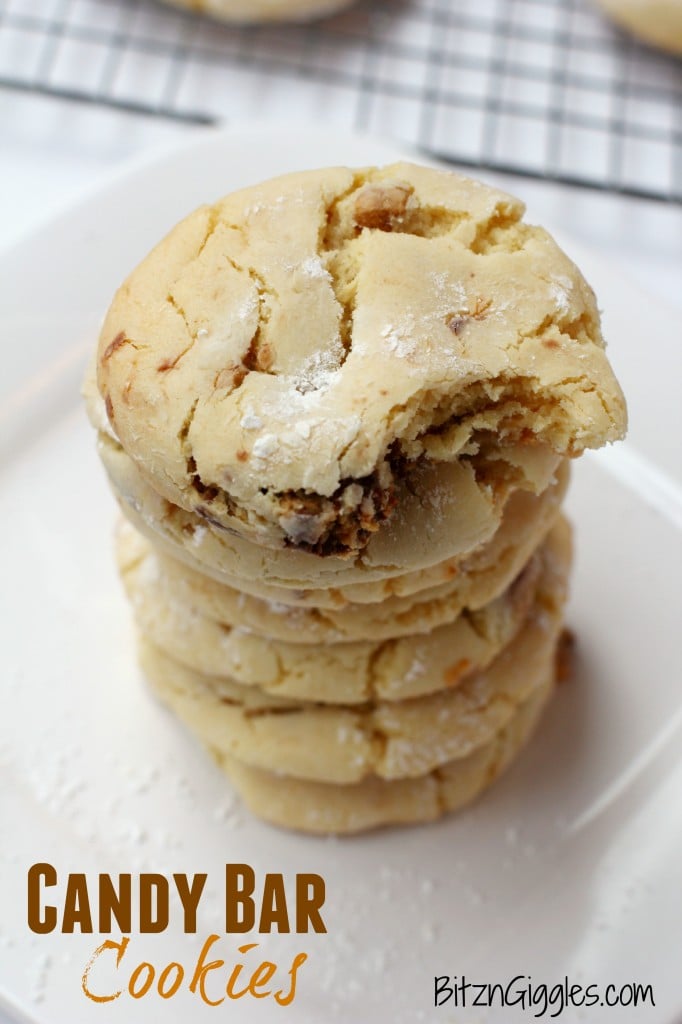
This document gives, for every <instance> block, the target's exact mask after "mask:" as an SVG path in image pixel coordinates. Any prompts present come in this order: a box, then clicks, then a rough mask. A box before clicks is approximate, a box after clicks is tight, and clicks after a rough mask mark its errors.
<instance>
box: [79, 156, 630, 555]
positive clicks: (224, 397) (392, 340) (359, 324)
mask: <svg viewBox="0 0 682 1024" xmlns="http://www.w3.org/2000/svg"><path fill="white" fill-rule="evenodd" d="M522 213H523V208H522V206H521V204H520V203H518V202H517V201H516V200H514V199H512V198H511V197H509V196H506V195H504V194H503V193H500V192H497V191H495V190H493V189H491V188H488V187H486V186H483V185H480V184H478V183H475V182H472V181H470V180H468V179H466V178H462V177H460V176H458V175H455V174H451V173H448V172H442V171H435V170H430V169H426V168H421V167H417V166H415V165H410V164H397V165H394V166H391V167H387V168H382V169H366V170H361V171H351V170H348V169H345V168H332V169H327V170H325V171H315V172H308V173H301V174H294V175H289V176H286V177H284V178H281V179H275V180H273V181H271V182H267V183H265V184H264V185H261V186H258V187H254V188H251V189H248V190H245V191H243V192H239V193H235V194H233V195H230V196H228V197H226V198H225V199H223V200H221V201H220V202H218V203H216V204H215V205H213V206H211V207H204V208H202V209H200V210H198V211H196V212H195V213H194V214H192V215H191V216H190V217H189V218H187V219H186V220H185V221H183V222H182V223H181V224H180V225H179V226H178V227H177V228H176V229H175V230H174V231H173V232H171V234H170V235H169V236H168V237H167V238H166V239H165V240H164V241H163V242H162V243H161V244H160V245H159V246H158V247H157V249H155V250H154V251H153V252H152V253H151V254H150V255H149V256H148V257H147V259H146V260H145V261H144V262H143V263H142V264H141V265H140V266H139V267H138V268H137V270H136V271H134V272H133V274H132V275H131V276H130V278H129V279H128V280H127V281H126V282H125V284H124V285H123V286H122V288H121V289H120V290H119V292H118V293H117V296H116V298H115V299H114V302H113V304H112V306H111V308H110V310H109V313H108V315H107V318H106V321H105V324H104V327H103V330H102V334H101V339H100V344H99V350H98V363H97V374H98V386H99V391H100V393H101V395H102V398H103V400H104V402H105V406H106V410H107V413H108V416H109V420H110V424H111V427H112V429H113V432H114V433H115V434H116V436H117V438H118V439H119V440H120V443H121V445H122V446H123V449H124V450H125V451H126V453H127V454H128V455H129V456H131V457H132V459H133V460H134V461H135V463H136V466H137V468H138V469H139V471H140V472H141V473H142V475H143V476H144V477H145V478H146V479H147V480H148V482H149V483H150V484H151V485H152V486H153V488H154V489H155V490H156V491H157V492H158V493H159V494H160V495H162V496H163V497H165V498H167V499H168V500H169V501H170V502H172V503H173V504H174V505H176V506H177V507H179V508H182V509H184V510H186V511H188V512H192V513H193V514H196V515H198V516H199V517H200V518H203V520H204V521H205V522H206V523H207V524H209V526H210V527H211V528H213V529H215V530H223V531H225V532H226V533H228V534H229V533H235V534H238V535H240V536H242V537H247V538H250V539H251V540H252V541H255V542H256V543H258V544H259V545H261V546H268V547H271V548H282V547H288V548H294V549H296V550H297V551H300V552H311V553H314V554H316V555H323V556H327V558H332V559H333V558H343V557H355V556H357V555H358V553H360V552H363V551H365V550H368V549H369V548H370V547H371V545H372V542H373V541H374V543H375V544H376V542H377V538H381V537H383V536H389V535H390V524H391V523H392V522H394V521H395V520H396V517H397V516H398V514H399V506H400V503H401V502H402V501H404V500H405V496H406V495H408V494H409V493H411V491H412V490H413V489H414V487H415V486H416V487H418V486H419V480H420V479H421V478H422V477H423V476H424V474H426V475H428V474H429V473H430V472H442V467H443V466H444V465H450V466H458V467H459V468H460V470H464V468H466V471H467V472H468V473H469V474H470V475H471V476H472V478H473V480H474V481H475V483H476V485H477V487H478V489H479V490H480V491H481V493H482V494H483V495H485V496H487V499H488V500H493V499H494V496H495V494H496V493H497V492H499V491H500V490H505V489H506V490H511V489H513V488H514V487H529V488H531V489H534V490H540V489H541V487H540V486H539V484H538V482H537V480H535V479H534V475H533V467H532V466H531V467H530V472H529V473H527V472H526V469H527V465H526V462H524V460H523V459H520V458H519V454H518V453H519V450H520V449H522V448H524V447H525V449H526V450H527V452H528V455H527V460H530V461H532V459H531V453H532V452H533V451H534V450H535V448H536V447H537V446H542V447H543V448H545V449H549V450H551V451H552V452H554V453H557V456H559V455H565V454H568V455H577V454H579V453H580V452H581V451H582V450H583V449H584V448H586V447H598V446H599V445H601V444H603V443H605V442H606V441H610V440H614V439H616V438H618V437H620V436H621V435H622V433H623V431H624V427H625V409H624V404H623V399H622V395H621V392H620V389H619V388H618V385H617V383H616V381H615V379H614V377H613V374H612V372H611V370H610V367H609V365H608V362H607V360H606V356H605V353H604V349H603V342H602V338H601V333H600V328H599V316H598V312H597V309H596V306H595V302H594V297H593V295H592V292H591V290H590V289H589V287H588V286H587V285H586V283H585V282H584V280H583V278H582V277H581V275H580V274H579V272H578V271H577V270H576V268H575V266H574V265H573V264H572V263H571V262H570V261H569V260H568V259H567V258H566V256H564V254H563V253H562V252H561V251H560V250H559V249H558V247H557V246H556V245H555V243H554V242H553V241H552V239H551V238H550V237H549V236H548V235H547V234H546V233H545V232H544V231H542V230H541V229H539V228H534V227H530V226H528V225H526V224H525V223H523V221H522V219H521V217H522ZM325 560H326V559H325Z"/></svg>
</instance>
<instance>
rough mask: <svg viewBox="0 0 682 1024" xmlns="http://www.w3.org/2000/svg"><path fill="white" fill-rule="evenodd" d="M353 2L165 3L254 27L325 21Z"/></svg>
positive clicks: (243, 0)
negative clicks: (290, 22)
mask: <svg viewBox="0 0 682 1024" xmlns="http://www.w3.org/2000/svg"><path fill="white" fill-rule="evenodd" d="M351 2H352V0H164V3H167V4H171V5H172V6H173V7H181V8H186V9H187V10H190V11H195V12H201V13H202V14H208V15H209V16H210V17H212V18H219V19H220V21H228V22H235V23H237V24H256V23H260V22H269V21H312V20H313V19H315V18H324V17H326V16H328V15H330V14H334V13H335V12H336V11H339V10H341V9H342V8H344V7H348V6H350V4H351Z"/></svg>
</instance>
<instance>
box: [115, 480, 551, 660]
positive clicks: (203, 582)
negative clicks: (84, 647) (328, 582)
mask: <svg viewBox="0 0 682 1024" xmlns="http://www.w3.org/2000/svg"><path fill="white" fill-rule="evenodd" d="M558 477H559V478H558V480H557V482H556V484H555V485H554V486H553V487H551V488H548V489H547V491H545V493H544V494H543V495H541V496H540V497H535V496H533V495H530V494H527V493H525V492H522V491H519V492H517V493H516V494H515V495H513V496H512V497H511V498H510V500H509V504H508V506H507V508H506V509H505V514H504V519H503V521H502V525H501V526H500V528H499V529H498V530H497V532H496V533H495V535H494V536H493V538H492V539H491V540H490V541H489V542H488V543H487V544H485V545H483V546H482V547H481V548H479V549H477V550H476V551H475V552H474V553H473V554H472V555H470V556H468V557H466V558H464V559H462V560H460V561H451V562H446V563H445V564H444V565H440V566H437V567H435V568H434V571H433V572H432V573H424V574H423V575H424V579H423V580H422V583H424V584H426V586H425V587H424V589H422V590H419V591H417V592H416V593H413V592H412V591H413V590H414V589H415V588H416V587H417V580H416V579H413V580H411V581H408V580H406V579H405V578H404V577H398V578H392V579H391V580H387V581H384V584H383V585H382V584H375V585H370V584H367V585H365V586H364V587H356V588H354V589H355V590H356V591H359V592H360V595H359V596H360V597H366V596H370V595H366V594H365V591H367V590H370V589H373V587H376V589H377V590H378V596H379V597H382V596H383V594H384V591H385V590H388V584H389V583H393V584H394V585H395V586H396V587H398V586H400V588H401V589H403V588H404V589H405V590H406V591H407V593H405V594H402V593H401V594H399V595H393V596H387V597H384V599H383V600H380V601H376V600H375V601H374V602H372V603H352V602H349V601H347V600H345V598H344V591H343V590H333V591H322V590H314V591H304V592H300V591H291V590H282V589H281V588H280V589H278V590H276V589H275V588H272V587H270V588H267V587H266V586H261V587H259V588H257V589H259V590H260V591H261V592H265V593H267V594H268V595H269V596H268V598H267V599H262V598H258V597H254V596H250V595H249V594H247V593H245V592H244V591H243V590H238V589H236V588H235V587H230V586H227V585H224V584H220V583H218V582H217V581H215V580H213V579H210V578H209V577H207V576H205V575H203V574H201V573H199V572H197V571H196V570H193V569H190V568H189V567H188V566H187V565H186V564H185V563H183V562H180V561H178V560H177V559H174V558H170V557H168V556H167V555H165V554H163V553H162V552H161V551H160V550H159V548H158V547H155V546H154V545H151V544H149V542H148V541H147V540H146V539H145V538H143V537H142V535H141V534H139V533H137V531H135V530H134V529H133V527H131V526H130V525H129V524H128V523H127V521H126V520H123V521H122V523H121V526H120V528H119V537H118V548H119V562H120V564H122V565H129V564H133V563H135V562H137V561H139V560H140V559H142V558H144V559H147V560H151V562H152V563H153V568H151V567H148V569H147V572H153V574H154V576H155V578H156V585H157V589H160V590H163V593H164V594H165V595H167V599H168V601H172V602H174V603H175V604H177V605H179V606H181V607H182V608H184V609H185V610H186V614H187V615H188V616H189V615H195V614H197V613H198V614H199V615H201V616H204V617H207V618H209V619H214V620H216V621H218V622H220V623H222V624H223V625H225V626H228V627H229V626H232V627H241V628H242V629H245V630H247V631H249V632H252V633H256V634H258V635H262V636H266V637H268V638H270V639H273V640H284V641H287V642H289V643H296V644H321V643H332V644H335V643H340V642H344V641H355V640H387V639H395V638H396V637H400V636H408V635H412V634H415V633H427V632H429V631H431V630H432V629H435V628H436V627H437V626H441V625H444V624H445V623H449V622H453V621H454V620H455V619H456V618H457V616H458V615H459V614H460V613H461V612H462V610H463V609H464V608H469V609H471V610H476V609H478V608H482V607H483V605H486V604H488V603H489V602H491V601H494V600H495V599H496V598H497V597H499V596H500V595H501V594H502V593H504V591H505V590H507V588H508V587H510V586H511V584H512V582H513V581H514V579H515V578H516V577H517V576H518V575H519V573H520V572H521V571H522V569H523V567H524V566H525V565H526V563H527V562H528V560H529V559H530V557H531V555H532V553H533V551H535V550H536V549H537V548H538V547H539V546H540V545H541V544H542V541H543V539H544V538H545V536H546V535H547V533H548V532H549V530H550V529H551V527H552V525H553V524H554V523H555V522H556V520H557V518H558V515H559V509H560V502H561V498H562V497H563V494H564V491H565V487H566V484H567V481H568V466H567V465H565V464H563V465H562V466H561V467H560V471H559V474H558ZM432 579H433V580H436V581H437V582H435V583H434V585H433V586H428V584H429V583H431V582H432ZM408 584H409V585H408ZM292 598H293V600H294V601H295V602H297V603H296V604H294V605H291V604H289V603H288V602H289V601H290V600H292ZM315 598H317V599H318V601H319V604H313V603H312V601H314V600H315ZM311 599H312V600H311ZM161 646H164V645H163V644H161Z"/></svg>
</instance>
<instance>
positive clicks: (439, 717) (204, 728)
mask: <svg viewBox="0 0 682 1024" xmlns="http://www.w3.org/2000/svg"><path fill="white" fill-rule="evenodd" d="M569 559H570V556H569V551H568V546H567V547H566V549H565V550H562V551H561V552H557V557H556V558H552V559H545V565H544V572H543V579H542V585H541V587H540V588H539V593H538V596H537V598H536V602H535V605H534V607H533V609H532V610H531V613H530V615H529V616H528V619H527V620H526V623H525V624H524V626H523V627H522V628H521V630H520V631H519V632H518V634H517V635H516V637H515V638H514V639H513V640H512V642H511V643H510V644H509V645H508V646H507V647H506V648H505V649H504V650H503V651H502V652H501V653H500V654H499V655H498V657H497V658H496V659H495V660H494V661H493V662H492V664H491V665H490V666H489V667H488V668H487V669H485V670H484V671H482V672H477V673H475V674H473V675H468V676H465V677H464V678H462V679H461V681H460V682H459V684H458V685H457V683H456V682H455V685H454V686H452V687H450V688H449V689H448V690H445V691H439V692H438V693H434V694H431V695H429V696H426V697H416V698H414V699H412V700H404V701H393V702H389V701H368V702H367V703H366V704H363V705H360V706H341V705H339V706H331V705H321V704H315V703H312V702H303V701H294V700H290V699H287V698H284V697H277V696H276V695H274V694H266V693H265V692H264V691H262V690H259V689H258V688H257V687H255V686H244V685H240V684H238V683H235V682H233V681H230V680H227V679H224V678H220V677H217V676H206V675H202V674H201V673H199V672H197V671H194V670H192V669H189V668H187V667H185V666H183V665H180V664H179V663H178V662H176V661H174V660H173V659H172V658H170V657H168V655H166V654H165V653H164V652H162V651H161V650H160V649H159V648H158V647H155V646H154V645H153V644H151V643H149V641H148V640H146V639H144V638H141V640H140V648H139V649H140V660H141V664H142V668H143V671H144V673H145V675H146V676H147V679H148V681H149V682H150V684H151V686H152V688H153V690H154V691H155V692H156V693H157V695H158V696H159V697H160V698H161V700H162V701H163V702H164V703H166V704H167V705H168V706H169V707H170V708H171V709H172V710H173V711H174V712H175V713H176V714H177V716H178V718H180V719H181V720H182V721H183V722H184V723H185V724H186V725H188V726H189V728H190V729H191V730H192V731H193V732H195V733H196V734H197V736H198V737H199V739H201V741H202V742H203V743H204V744H205V745H206V746H208V747H210V748H212V749H215V750H219V751H221V752H222V753H224V754H227V755H229V756H231V757H236V758H237V759H238V760H240V761H244V762H245V763H246V764H250V765H252V766H254V767H257V768H263V769H265V770H267V771H271V772H272V771H274V772H282V773H283V774H285V775H292V776H295V777H298V778H306V779H314V780H316V781H322V782H337V783H344V784H346V783H351V782H358V781H360V780H361V779H364V778H366V777H368V776H371V775H376V776H379V777H381V778H385V779H395V778H411V777H414V776H417V775H424V774H426V773H427V772H429V771H431V770H432V769H433V768H435V767H437V766H438V765H440V764H443V763H445V762H447V761H450V760H454V759H456V758H461V757H466V755H467V754H469V753H471V751H473V750H475V749H476V748H477V747H479V746H481V745H482V744H484V743H486V742H488V741H489V740H490V738H491V737H492V736H493V735H494V733H495V732H496V731H498V730H499V729H501V728H503V726H504V725H505V724H506V722H507V721H508V720H509V718H510V717H511V715H512V714H513V712H514V710H515V709H516V708H517V707H518V706H519V705H520V704H521V703H523V701H524V700H526V699H527V698H528V697H529V696H530V695H531V694H532V692H533V691H534V690H535V689H537V688H538V687H540V686H542V685H543V684H545V683H546V682H547V681H548V680H549V678H550V677H551V678H553V671H554V669H553V664H554V654H555V648H556V641H557V636H558V634H559V631H560V627H561V609H562V606H563V601H564V597H565V587H566V577H567V573H568V563H569Z"/></svg>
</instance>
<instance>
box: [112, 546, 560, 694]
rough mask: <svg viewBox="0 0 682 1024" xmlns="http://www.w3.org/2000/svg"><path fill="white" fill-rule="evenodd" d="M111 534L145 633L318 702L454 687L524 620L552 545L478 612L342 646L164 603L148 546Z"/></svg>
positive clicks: (197, 662)
mask: <svg viewBox="0 0 682 1024" xmlns="http://www.w3.org/2000/svg"><path fill="white" fill-rule="evenodd" d="M136 540H137V539H136V538H135V537H134V536H130V534H129V533H126V532H123V533H122V534H120V535H119V569H120V571H121V575H122V578H123V581H124V584H125V587H126V591H127V593H128V596H129V598H130V600H131V602H132V604H133V607H134V610H135V619H136V624H137V626H138V628H139V629H140V631H141V632H142V633H143V634H144V636H145V637H146V638H147V639H148V640H150V641H151V642H152V643H153V644H155V645H156V646H157V647H159V648H161V649H162V650H163V651H165V653H166V654H168V655H169V656H170V657H172V658H173V659H175V660H176V661H179V662H180V663H181V664H183V665H186V666H187V667H189V668H192V669H196V670H197V671H198V672H201V673H202V674H205V675H215V676H224V677H226V678H228V679H232V680H234V681H235V682H237V683H241V684H245V685H250V686H258V687H260V688H261V689H262V690H264V691H266V692H267V693H274V694H276V695H277V696H281V697H291V698H295V699H300V700H307V701H316V702H318V703H323V704H357V703H363V702H366V701H369V700H404V699H406V698H408V697H417V696H422V695H424V694H428V693H433V692H435V691H437V690H442V689H445V688H447V687H449V686H455V685H457V684H458V683H459V682H460V681H461V680H462V679H463V678H464V677H465V676H466V675H468V674H470V673H473V672H476V671H480V670H482V669H484V668H486V667H487V666H488V665H489V664H490V662H491V661H493V660H494V658H495V657H496V656H497V655H498V654H499V653H500V651H501V650H502V649H503V648H504V647H506V646H507V645H508V644H509V643H510V642H511V640H512V638H513V637H514V636H515V634H516V633H517V632H518V630H519V629H520V627H521V625H522V623H523V622H524V621H525V619H526V618H527V616H528V613H529V611H530V608H531V607H532V605H533V603H534V601H535V597H536V593H537V591H538V587H539V578H540V575H541V573H542V568H543V557H547V558H551V557H553V553H554V551H555V550H557V549H560V548H561V544H562V542H563V529H562V528H557V530H556V533H555V536H554V537H550V538H549V540H548V542H547V545H546V546H545V548H544V549H543V551H541V552H538V554H537V555H535V556H534V557H533V558H532V559H531V560H530V562H529V564H527V565H526V567H525V569H524V570H523V572H522V573H521V574H520V575H519V577H518V578H517V579H516V580H515V581H514V582H513V584H512V585H511V586H510V587H509V588H508V589H507V591H506V592H505V593H503V594H502V595H501V596H500V597H498V598H497V599H496V600H495V601H492V602H491V603H490V604H488V605H486V606H485V607H484V608H482V609H480V611H478V612H475V611H469V610H465V611H463V612H462V613H461V614H460V615H459V616H457V617H456V618H455V619H454V621H453V622H451V623H448V624H446V625H443V626H440V627H438V628H436V629H434V630H433V631H432V632H430V633H428V634H426V635H414V636H405V637H402V638H401V639H391V640H382V641H378V642H377V641H374V642H372V641H361V642H357V641H356V642H350V643H349V642H345V643H334V644H330V643H323V644H310V643H307V644H305V643H292V642H287V641H282V640H273V639H272V638H271V637H268V636H262V635H260V634H257V633H253V632H251V631H250V630H248V629H244V628H243V627H233V626H230V625H226V624H224V623H223V622H218V621H216V620H215V619H212V618H209V617H207V616H205V615H201V613H198V612H197V611H196V610H194V609H192V608H191V607H189V606H187V605H184V604H181V603H179V602H177V601H176V600H174V599H173V597H172V595H170V594H169V592H168V589H167V587H166V585H165V583H164V579H163V577H162V576H160V574H159V572H158V563H157V561H156V559H155V558H154V554H153V551H151V550H150V549H149V547H148V546H146V547H145V546H144V544H142V545H140V544H139V543H136Z"/></svg>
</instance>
